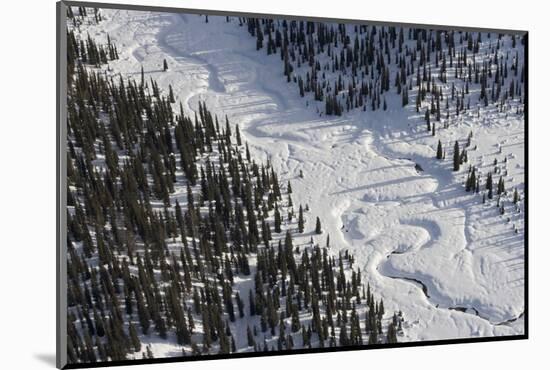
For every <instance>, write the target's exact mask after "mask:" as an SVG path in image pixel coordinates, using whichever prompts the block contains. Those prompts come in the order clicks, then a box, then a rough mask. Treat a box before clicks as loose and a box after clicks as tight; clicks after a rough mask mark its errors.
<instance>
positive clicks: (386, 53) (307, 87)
mask: <svg viewBox="0 0 550 370" xmlns="http://www.w3.org/2000/svg"><path fill="white" fill-rule="evenodd" d="M239 23H240V24H243V23H246V24H247V29H248V32H249V33H250V34H251V35H252V36H254V37H256V48H257V50H261V49H264V50H266V52H267V54H268V55H270V54H279V56H280V59H281V61H282V63H283V73H284V75H285V77H286V79H287V81H288V82H291V81H292V82H295V83H296V84H297V86H298V89H299V91H300V95H301V96H302V97H303V96H305V95H306V94H308V93H311V94H312V95H313V97H314V99H315V100H317V101H324V102H325V113H326V114H327V115H341V114H342V112H343V111H344V110H347V111H349V110H351V109H354V108H362V109H363V110H366V109H367V107H368V106H369V105H370V108H371V109H372V110H377V109H380V108H381V105H382V107H383V109H384V110H385V109H387V104H386V99H385V94H387V93H388V92H390V91H391V90H392V87H393V88H394V89H395V90H394V91H395V93H396V94H398V95H401V102H402V105H403V106H406V105H408V104H409V94H410V93H411V92H413V91H414V92H416V100H415V106H416V111H417V112H418V111H420V110H421V109H422V107H423V105H425V104H423V103H424V102H427V105H428V108H427V110H426V121H427V127H428V131H433V132H434V134H435V124H434V123H430V116H434V118H435V119H434V120H432V121H437V122H439V121H440V120H441V118H442V116H443V114H442V110H443V109H444V110H445V111H444V115H445V118H447V119H448V118H449V116H450V112H451V111H452V109H454V110H455V112H456V113H455V115H456V116H459V115H460V114H461V113H462V112H465V111H466V110H467V109H470V97H469V95H470V90H471V89H473V87H474V86H475V87H476V89H478V88H479V90H480V93H479V94H478V100H479V101H481V102H482V103H483V104H484V105H485V106H487V105H488V104H489V102H493V103H495V104H499V106H500V108H501V109H505V106H506V102H507V100H508V99H514V97H520V98H521V95H522V90H523V85H524V66H523V64H520V58H519V53H518V51H517V50H515V53H514V52H513V51H507V52H506V54H505V55H502V53H500V49H501V45H502V44H503V43H504V40H505V37H504V36H503V35H495V34H490V33H489V34H487V36H486V37H487V39H488V40H491V38H492V39H494V42H491V48H490V50H487V49H482V48H481V46H482V39H483V36H482V34H481V33H480V32H479V33H473V32H455V31H437V30H426V29H414V28H402V27H384V26H369V25H345V24H330V23H324V22H311V21H289V20H274V19H259V18H242V19H241V18H240V19H239ZM510 37H511V39H512V41H511V44H512V46H511V48H512V49H515V48H516V46H518V45H519V44H520V43H521V44H523V40H520V43H518V42H517V41H516V38H517V36H515V35H512V36H510ZM432 69H433V70H432ZM453 76H454V78H452V77H453ZM508 77H511V78H508ZM444 90H445V91H444ZM448 90H450V92H449V91H448ZM489 90H490V91H489ZM465 101H466V103H465ZM369 103H370V104H369ZM451 104H454V108H452V107H451ZM442 105H444V108H442V107H441V106H442ZM428 112H429V113H428ZM518 113H520V112H519V110H518Z"/></svg>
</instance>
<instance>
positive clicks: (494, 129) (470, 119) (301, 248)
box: [67, 7, 525, 363]
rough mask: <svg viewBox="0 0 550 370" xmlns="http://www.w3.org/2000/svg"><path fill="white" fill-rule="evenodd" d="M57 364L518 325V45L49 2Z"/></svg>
mask: <svg viewBox="0 0 550 370" xmlns="http://www.w3.org/2000/svg"><path fill="white" fill-rule="evenodd" d="M67 58H68V67H67V75H68V84H69V86H68V101H67V111H68V122H67V127H68V137H67V144H68V145H67V146H68V152H67V162H68V166H67V167H68V168H67V177H68V188H67V199H68V201H67V202H68V205H67V218H68V230H69V232H68V235H67V244H68V255H69V258H68V271H69V273H68V304H69V307H68V331H69V337H68V358H69V362H70V363H75V362H96V361H113V360H123V359H141V358H153V357H155V358H159V357H171V356H196V355H211V354H218V353H222V354H228V353H235V352H262V351H283V350H293V349H297V348H324V347H336V346H357V345H366V346H369V345H374V344H376V345H384V344H391V343H395V342H410V341H422V340H438V339H457V338H472V337H488V336H506V335H516V334H523V332H524V320H523V311H524V278H525V276H524V255H525V254H524V247H525V246H524V238H525V234H524V233H525V223H524V218H525V214H524V207H525V206H524V202H525V194H524V171H525V163H524V152H525V147H524V144H525V135H524V133H525V127H524V119H525V117H524V86H525V70H524V40H523V38H522V37H521V36H520V35H513V34H496V33H488V32H477V31H476V32H465V31H459V30H451V29H449V30H442V29H438V30H435V29H412V28H403V27H393V26H392V27H388V26H380V25H376V26H374V25H369V24H353V23H349V24H336V23H326V22H309V21H299V20H292V21H291V20H284V19H259V18H242V17H225V16H212V15H210V16H207V15H198V14H183V13H181V14H174V13H152V12H143V11H127V10H113V9H93V8H77V7H73V8H69V9H68V13H67Z"/></svg>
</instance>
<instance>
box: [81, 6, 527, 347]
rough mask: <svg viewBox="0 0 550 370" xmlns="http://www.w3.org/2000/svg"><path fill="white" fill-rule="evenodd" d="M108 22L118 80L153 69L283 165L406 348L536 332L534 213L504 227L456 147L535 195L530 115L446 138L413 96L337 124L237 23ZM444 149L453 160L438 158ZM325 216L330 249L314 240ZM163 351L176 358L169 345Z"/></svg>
mask: <svg viewBox="0 0 550 370" xmlns="http://www.w3.org/2000/svg"><path fill="white" fill-rule="evenodd" d="M102 15H103V21H102V22H101V23H100V24H99V25H98V26H82V27H83V28H82V30H83V31H84V32H89V33H90V35H91V36H92V37H93V38H95V39H97V40H106V35H107V33H108V34H109V35H110V37H111V39H112V40H113V41H114V42H115V43H116V45H117V47H118V50H119V54H120V59H119V60H116V61H113V62H110V63H109V65H110V68H111V69H112V71H110V72H108V73H114V74H118V73H120V74H122V76H123V77H132V78H136V79H139V78H140V69H141V66H143V68H144V72H145V77H146V78H148V77H152V78H154V79H155V80H156V81H157V82H158V84H159V87H160V88H162V89H163V90H165V91H168V85H169V84H170V85H172V88H173V90H174V94H175V96H176V101H177V102H176V104H178V105H179V103H180V102H181V103H182V105H183V108H184V110H185V111H186V112H187V113H190V112H192V111H193V110H194V109H196V108H198V102H199V100H203V101H205V102H206V103H207V105H208V107H209V108H210V109H212V110H213V111H215V112H217V113H218V116H220V117H223V116H224V115H225V114H227V115H228V117H229V119H230V121H231V122H232V123H233V124H235V123H238V124H239V125H240V127H241V132H242V133H243V135H244V137H245V139H246V140H247V141H248V143H249V145H250V150H251V152H252V155H253V156H254V157H256V158H259V159H269V160H270V161H271V162H272V163H273V165H274V167H275V169H276V170H278V173H279V174H280V175H281V181H282V182H283V183H286V181H287V180H290V181H291V183H292V187H293V199H294V203H295V204H296V205H298V204H304V205H305V204H309V207H310V209H311V212H307V213H306V216H307V221H306V232H305V233H304V234H303V238H304V241H305V240H309V239H310V237H313V238H314V239H315V240H316V241H318V242H319V243H320V244H321V245H324V244H325V239H326V235H327V233H328V234H330V246H331V250H332V251H333V252H335V253H336V252H337V251H338V250H346V249H347V250H350V251H351V252H352V253H353V254H354V255H355V257H356V262H357V264H356V267H359V268H361V270H362V271H363V272H364V276H365V278H366V279H367V280H368V281H369V282H370V284H371V289H373V291H374V292H375V294H376V295H377V296H379V297H382V298H383V299H384V305H385V306H386V309H387V312H393V311H394V310H401V311H403V314H404V317H405V319H406V325H405V327H404V331H405V337H401V338H400V340H401V341H403V340H405V341H418V340H437V339H448V338H466V337H482V336H493V335H513V334H522V333H523V328H524V322H523V317H522V313H523V310H524V273H523V272H524V269H523V267H524V266H523V263H524V243H523V240H524V229H523V228H524V223H523V213H517V212H514V211H513V210H508V209H507V212H506V214H505V215H501V214H500V211H499V209H498V208H497V207H495V206H494V202H493V203H492V205H488V204H482V202H481V196H480V195H479V194H471V193H466V192H465V191H464V188H463V185H462V184H463V182H464V180H465V175H466V173H467V166H463V167H465V168H466V169H465V170H461V171H460V172H459V173H458V174H457V173H453V172H452V171H451V168H452V158H451V157H452V155H451V153H452V152H451V148H452V146H451V145H452V143H454V140H455V138H462V139H466V137H467V135H468V134H469V133H470V131H471V132H472V133H473V139H472V143H473V146H477V149H476V150H471V151H470V152H469V153H468V156H469V159H470V161H469V163H470V164H473V165H475V166H476V167H477V168H478V169H479V170H481V171H482V172H483V173H487V171H492V170H493V167H494V165H493V160H494V158H497V159H498V161H499V166H500V167H502V170H503V171H504V170H506V171H507V172H508V177H507V178H508V179H509V180H508V182H507V183H506V188H507V190H510V189H513V188H514V187H518V189H523V183H524V180H523V179H524V156H523V154H524V127H523V116H522V115H517V116H512V115H508V116H506V117H505V116H504V115H503V114H499V113H498V112H496V111H495V112H491V111H484V112H483V114H482V115H481V116H480V118H478V116H477V113H474V112H475V110H474V109H472V112H469V113H467V114H466V115H465V116H463V118H462V119H461V120H459V121H455V122H452V124H451V126H450V127H449V129H446V130H444V131H443V130H442V131H441V133H440V134H439V136H438V137H437V138H434V137H432V136H431V135H430V134H429V133H426V132H425V124H424V121H423V114H422V113H420V114H419V113H416V112H415V110H414V104H410V108H409V107H406V108H405V109H403V108H402V107H401V98H400V96H399V95H396V94H389V95H388V110H387V111H382V110H378V111H374V112H372V111H370V110H367V111H366V112H363V111H361V110H355V111H351V112H347V113H344V114H343V116H340V117H327V116H325V115H324V114H322V115H320V114H319V110H318V108H317V103H316V102H314V101H313V99H312V97H307V96H306V98H301V97H300V95H299V92H298V89H297V88H296V86H295V85H294V84H289V83H287V82H286V78H284V76H283V75H282V73H283V66H282V64H281V62H280V60H279V57H278V56H277V55H274V56H267V55H265V51H257V50H256V45H255V41H254V39H251V38H250V36H249V35H248V33H247V32H246V30H245V29H242V28H241V27H239V25H238V20H237V19H230V21H229V22H227V21H226V18H225V17H213V16H210V17H209V22H208V23H207V24H206V23H205V20H204V17H201V16H197V15H184V14H168V13H145V12H132V11H124V10H102ZM164 58H165V59H166V60H167V62H168V65H169V70H168V71H166V72H163V71H162V61H163V59H164ZM390 96H392V98H389V97H390ZM392 99H395V101H392ZM412 101H414V100H412ZM438 138H439V139H441V140H442V142H443V144H444V146H445V148H446V149H447V159H446V160H445V161H437V160H436V159H435V148H436V144H437V139H438ZM445 140H447V141H445ZM461 142H463V141H461ZM501 148H502V149H501ZM501 150H502V153H501ZM505 156H506V157H507V162H506V163H504V162H503V159H504V157H505ZM482 158H483V161H485V163H481V161H482ZM418 166H420V168H421V170H419V168H418ZM300 171H303V174H304V177H303V178H301V177H300V176H299V174H300ZM483 180H484V177H483ZM494 180H495V181H496V180H498V176H497V175H495V177H494ZM317 216H319V217H320V218H321V220H322V222H323V229H324V234H323V235H320V236H317V235H315V234H314V233H313V229H314V224H315V217H317ZM515 229H517V230H518V232H517V233H516V231H515ZM157 347H158V348H157ZM153 348H154V349H155V352H156V353H159V352H162V353H164V355H166V354H167V353H169V352H170V351H173V350H174V349H171V348H172V347H171V346H170V344H169V343H164V342H163V343H160V342H159V343H153ZM174 353H176V352H174Z"/></svg>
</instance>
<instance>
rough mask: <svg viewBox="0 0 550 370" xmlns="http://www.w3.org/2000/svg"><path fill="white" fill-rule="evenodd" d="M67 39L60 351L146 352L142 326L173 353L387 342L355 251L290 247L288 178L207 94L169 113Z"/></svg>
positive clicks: (91, 358)
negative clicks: (254, 151) (64, 345)
mask: <svg viewBox="0 0 550 370" xmlns="http://www.w3.org/2000/svg"><path fill="white" fill-rule="evenodd" d="M81 13H82V12H81ZM73 32H74V30H71V31H69V32H67V37H68V39H74V40H76V37H75V35H74V33H73ZM70 42H73V41H70ZM78 44H79V43H74V44H73V46H75V47H73V48H70V51H69V53H71V55H70V56H68V57H69V58H71V60H72V63H73V66H74V71H73V76H72V78H71V80H70V82H69V86H68V102H67V106H68V136H67V146H68V152H67V178H68V186H67V203H68V207H67V223H68V235H67V248H68V266H67V268H68V296H67V300H68V358H69V362H71V363H76V362H95V361H109V360H122V359H126V358H129V356H130V358H135V357H136V356H142V357H144V358H152V357H153V356H154V353H153V349H152V348H151V347H150V346H148V345H145V343H147V338H148V337H150V336H158V337H160V338H168V339H173V340H174V342H175V343H178V344H179V345H180V346H181V348H182V354H184V355H186V354H193V355H201V354H211V353H231V352H235V351H236V350H237V349H243V347H242V345H240V344H239V342H238V338H237V337H236V336H237V335H239V333H236V332H235V330H239V327H244V326H248V335H247V346H245V348H246V349H248V350H255V351H269V350H280V349H283V348H284V349H292V348H295V347H320V346H338V345H354V344H362V343H385V342H395V341H397V333H398V332H399V331H400V330H401V322H402V320H403V318H402V317H401V315H394V317H393V319H389V320H388V319H385V314H386V311H385V308H384V304H383V302H382V300H376V299H375V297H374V294H373V293H372V292H371V290H370V287H369V286H368V284H366V282H364V277H363V276H362V275H361V272H360V271H359V270H355V269H354V268H353V262H354V259H353V256H352V255H350V254H349V253H347V252H346V253H344V254H340V255H338V256H331V255H329V254H328V252H327V249H326V248H321V247H319V246H315V245H313V244H308V245H306V246H295V245H294V243H293V234H294V233H296V232H303V231H304V228H305V220H304V217H305V216H304V212H307V210H308V208H307V207H306V210H305V211H304V210H303V208H302V207H301V206H300V210H299V216H298V220H294V219H293V214H294V210H293V206H292V199H291V187H290V184H288V186H287V187H286V193H287V194H283V190H284V188H283V186H281V184H280V182H279V178H278V175H277V173H276V172H275V170H274V168H273V167H272V166H271V164H270V163H269V162H267V163H257V162H255V161H254V160H253V159H252V158H251V157H250V152H249V150H248V145H247V144H246V143H245V142H244V140H243V138H242V137H241V133H240V130H239V126H238V125H234V126H232V124H230V122H229V120H228V118H227V117H225V120H224V121H225V122H223V123H220V122H219V120H218V117H217V116H216V115H215V114H213V113H212V112H211V111H210V110H209V109H208V108H207V106H206V105H205V104H204V103H202V102H200V103H199V105H198V110H197V112H196V113H195V114H194V116H189V115H186V114H185V113H184V111H183V108H182V107H181V105H180V110H179V112H178V113H175V112H173V110H172V104H171V101H173V99H172V98H171V97H170V96H168V97H166V96H164V95H163V94H162V93H161V92H160V90H159V88H158V86H157V85H156V83H155V81H154V80H150V81H147V80H146V79H145V78H144V76H143V74H142V78H141V81H140V82H136V81H134V80H128V81H124V80H123V79H122V78H120V79H117V78H112V77H106V76H105V75H104V74H103V73H100V72H99V71H96V70H95V69H94V68H93V66H94V65H96V64H102V63H105V62H106V61H107V60H109V59H110V58H107V59H101V58H100V59H99V60H91V59H90V58H89V55H90V54H89V52H88V51H86V55H87V57H86V58H84V56H83V52H82V49H81V48H80V46H78ZM90 45H91V44H90ZM94 45H96V46H95V47H96V49H97V50H101V49H102V48H103V47H100V46H98V45H97V44H94ZM113 47H114V46H113ZM106 49H107V50H108V49H109V46H107V48H106ZM114 50H116V48H114ZM172 95H173V94H172ZM285 212H286V214H287V215H288V218H286V219H285V218H284V217H283V216H282V215H281V213H283V214H284V213H285ZM315 232H316V233H318V234H320V233H322V229H321V221H320V219H319V218H317V219H316V225H315ZM327 241H328V237H327ZM237 277H239V279H237ZM251 280H253V284H251V285H248V286H251V287H252V288H251V289H250V290H248V288H246V289H245V288H243V286H245V285H243V283H242V282H243V281H251ZM365 285H366V287H365ZM142 342H143V343H142Z"/></svg>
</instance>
